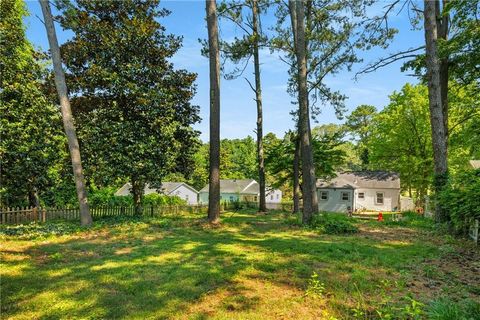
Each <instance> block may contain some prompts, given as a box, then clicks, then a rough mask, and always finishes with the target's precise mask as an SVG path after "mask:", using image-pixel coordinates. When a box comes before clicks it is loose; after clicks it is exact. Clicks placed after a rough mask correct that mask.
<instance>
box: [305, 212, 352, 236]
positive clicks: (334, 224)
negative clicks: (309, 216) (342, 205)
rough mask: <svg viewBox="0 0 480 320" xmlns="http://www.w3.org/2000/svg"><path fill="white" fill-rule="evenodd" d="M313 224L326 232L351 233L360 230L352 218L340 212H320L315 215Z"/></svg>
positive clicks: (317, 228)
mask: <svg viewBox="0 0 480 320" xmlns="http://www.w3.org/2000/svg"><path fill="white" fill-rule="evenodd" d="M311 225H312V227H313V228H315V229H316V230H318V231H320V232H324V233H326V234H350V233H355V232H357V231H358V228H357V227H356V226H355V225H354V224H353V222H352V218H348V217H347V216H345V215H344V214H338V213H325V212H324V213H319V214H317V215H315V216H314V217H313V220H312V224H311Z"/></svg>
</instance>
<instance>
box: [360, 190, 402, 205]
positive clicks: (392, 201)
mask: <svg viewBox="0 0 480 320" xmlns="http://www.w3.org/2000/svg"><path fill="white" fill-rule="evenodd" d="M377 192H380V193H383V204H379V203H377V202H376V194H377ZM359 193H363V194H364V199H359V198H358V194H359ZM399 199H400V190H399V189H362V188H358V189H356V190H355V201H354V203H355V209H356V210H362V209H365V210H371V211H393V209H394V208H397V210H399V208H400V204H399Z"/></svg>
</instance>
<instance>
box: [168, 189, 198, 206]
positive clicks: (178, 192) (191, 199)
mask: <svg viewBox="0 0 480 320" xmlns="http://www.w3.org/2000/svg"><path fill="white" fill-rule="evenodd" d="M169 195H170V196H178V197H180V198H181V199H183V200H185V201H187V203H188V204H197V203H198V199H197V197H198V195H197V193H196V192H195V191H193V190H192V189H190V188H187V187H185V186H184V185H181V186H180V187H178V188H177V189H175V190H174V191H173V192H172V193H171V194H169Z"/></svg>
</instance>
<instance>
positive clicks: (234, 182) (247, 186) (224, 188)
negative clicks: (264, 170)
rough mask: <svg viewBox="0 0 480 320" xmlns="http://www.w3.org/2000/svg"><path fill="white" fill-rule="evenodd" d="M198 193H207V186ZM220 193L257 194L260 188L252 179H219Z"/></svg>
mask: <svg viewBox="0 0 480 320" xmlns="http://www.w3.org/2000/svg"><path fill="white" fill-rule="evenodd" d="M199 192H208V184H207V185H206V186H205V187H203V188H202V189H201V190H200V191H199ZM220 192H222V193H241V194H258V193H259V192H260V187H259V185H258V182H257V181H255V180H253V179H221V180H220Z"/></svg>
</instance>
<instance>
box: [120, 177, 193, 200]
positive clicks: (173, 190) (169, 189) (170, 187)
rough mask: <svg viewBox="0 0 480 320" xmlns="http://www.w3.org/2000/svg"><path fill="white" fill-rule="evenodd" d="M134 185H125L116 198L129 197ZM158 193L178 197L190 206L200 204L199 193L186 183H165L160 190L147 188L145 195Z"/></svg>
mask: <svg viewBox="0 0 480 320" xmlns="http://www.w3.org/2000/svg"><path fill="white" fill-rule="evenodd" d="M131 189H132V185H131V184H130V183H125V184H124V185H123V187H121V188H120V189H118V190H117V192H115V195H116V196H128V195H130V194H131ZM151 193H158V194H164V195H166V196H177V197H179V198H181V199H183V200H185V201H186V202H187V203H188V204H197V203H198V191H197V190H195V189H194V188H193V187H191V186H189V185H188V184H186V183H184V182H164V183H162V186H161V187H160V189H156V188H150V186H149V185H146V186H145V194H146V195H147V194H151Z"/></svg>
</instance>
